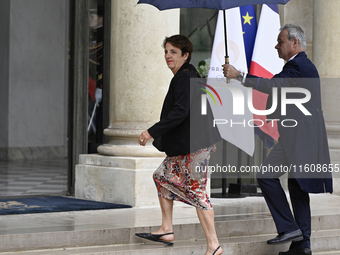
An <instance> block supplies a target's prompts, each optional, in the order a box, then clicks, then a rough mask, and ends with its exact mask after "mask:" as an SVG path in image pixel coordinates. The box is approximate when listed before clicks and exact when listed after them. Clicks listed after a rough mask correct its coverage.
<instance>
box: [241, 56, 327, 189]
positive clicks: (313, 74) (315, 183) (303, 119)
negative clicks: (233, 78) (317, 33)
mask: <svg viewBox="0 0 340 255" xmlns="http://www.w3.org/2000/svg"><path fill="white" fill-rule="evenodd" d="M245 86H247V87H252V88H253V89H257V90H259V91H261V92H264V93H267V94H269V98H268V103H269V104H270V106H271V103H272V102H271V99H270V98H271V96H272V88H273V87H275V88H278V97H279V98H281V93H280V92H281V91H280V90H281V88H284V87H298V88H305V89H307V90H308V91H309V92H310V93H311V99H310V100H309V101H308V102H306V103H304V104H303V106H304V107H305V108H306V109H307V110H308V111H309V112H310V113H311V114H312V115H305V114H304V113H302V111H301V110H300V109H298V108H297V107H296V106H295V105H294V104H288V105H287V107H286V109H287V110H286V115H282V114H281V113H282V112H281V110H282V109H281V107H280V105H281V101H280V100H279V101H278V108H277V110H276V111H275V112H274V113H273V114H272V115H271V116H270V118H271V119H280V121H279V122H278V131H279V134H280V141H281V143H282V145H283V147H284V150H285V153H286V156H287V159H288V162H289V164H290V166H291V167H292V168H291V172H292V173H293V174H294V177H295V178H298V183H299V184H300V187H301V188H302V189H303V190H304V191H306V192H312V193H313V192H314V193H319V192H325V191H326V192H332V190H333V187H332V179H331V174H330V173H321V174H319V173H311V172H309V173H306V174H304V171H303V173H302V174H301V173H300V169H302V170H304V168H305V167H306V168H315V167H317V166H318V165H319V166H323V167H324V166H326V167H327V166H328V165H329V164H330V156H329V148H328V141H327V134H326V128H325V121H324V118H323V114H322V108H321V91H320V78H319V74H318V71H317V69H316V67H315V66H314V64H313V63H312V62H311V61H310V60H309V59H308V58H307V55H306V54H305V52H300V53H299V54H298V55H297V56H296V57H295V58H294V59H292V60H290V61H288V62H287V63H286V64H285V66H284V67H283V70H282V71H281V72H280V73H279V74H276V75H275V76H274V77H273V78H272V79H264V78H259V77H256V76H253V75H249V74H248V75H247V79H246V82H245ZM301 97H304V95H301V93H289V94H287V98H301ZM267 108H270V107H267ZM268 118H269V117H268ZM288 119H293V120H296V121H297V123H298V124H297V125H296V126H295V127H284V126H282V125H281V124H280V123H281V122H282V120H288ZM284 125H286V126H294V123H292V122H290V123H289V121H287V122H286V123H284ZM294 168H295V169H296V172H295V171H294Z"/></svg>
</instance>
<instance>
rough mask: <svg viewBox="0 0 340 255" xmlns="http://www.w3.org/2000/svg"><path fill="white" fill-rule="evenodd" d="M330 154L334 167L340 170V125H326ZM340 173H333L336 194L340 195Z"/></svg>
mask: <svg viewBox="0 0 340 255" xmlns="http://www.w3.org/2000/svg"><path fill="white" fill-rule="evenodd" d="M326 130H327V136H328V144H329V153H330V156H331V163H332V164H333V167H339V168H340V123H326ZM339 175H340V173H333V190H334V194H336V195H340V179H339V177H340V176H339Z"/></svg>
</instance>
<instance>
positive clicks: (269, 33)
mask: <svg viewBox="0 0 340 255" xmlns="http://www.w3.org/2000/svg"><path fill="white" fill-rule="evenodd" d="M280 27H281V26H280V16H279V7H278V5H277V4H268V5H266V4H264V5H262V10H261V16H260V20H259V24H258V28H257V34H256V39H255V45H254V51H253V56H252V61H251V65H250V69H249V73H250V74H252V75H256V76H259V77H263V78H269V79H270V78H272V77H273V76H274V75H275V74H277V73H279V72H281V70H282V67H283V65H284V61H283V60H282V59H280V58H279V57H278V54H277V51H276V49H275V45H276V44H277V36H278V34H279V32H280V31H279V30H280ZM267 99H268V95H267V94H265V93H262V92H259V91H257V90H253V106H254V108H255V109H258V110H261V109H266V102H267ZM254 119H260V120H262V121H263V122H262V123H264V125H262V126H261V125H260V127H259V128H260V129H261V130H262V131H263V132H264V133H266V134H268V135H269V136H271V137H272V138H273V139H275V140H276V141H277V140H278V138H279V136H280V135H279V133H278V129H277V122H276V121H275V122H272V121H270V122H268V123H267V121H266V116H263V115H262V116H260V115H255V114H254ZM262 123H261V124H262Z"/></svg>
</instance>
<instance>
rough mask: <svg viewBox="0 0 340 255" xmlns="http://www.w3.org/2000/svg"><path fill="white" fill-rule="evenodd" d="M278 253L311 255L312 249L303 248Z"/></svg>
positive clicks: (280, 254)
mask: <svg viewBox="0 0 340 255" xmlns="http://www.w3.org/2000/svg"><path fill="white" fill-rule="evenodd" d="M279 255H312V251H311V249H309V248H304V249H298V250H291V251H283V252H279Z"/></svg>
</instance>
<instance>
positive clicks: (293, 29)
mask: <svg viewBox="0 0 340 255" xmlns="http://www.w3.org/2000/svg"><path fill="white" fill-rule="evenodd" d="M285 29H287V31H288V40H289V41H292V40H294V39H295V38H296V39H298V40H299V44H300V47H301V49H302V50H305V49H306V35H305V32H304V31H303V29H302V28H301V27H300V26H298V25H294V24H286V25H284V26H283V27H281V28H280V31H282V30H285Z"/></svg>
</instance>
